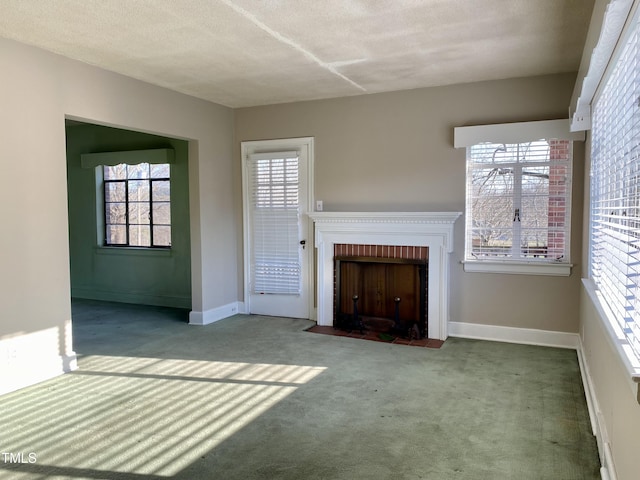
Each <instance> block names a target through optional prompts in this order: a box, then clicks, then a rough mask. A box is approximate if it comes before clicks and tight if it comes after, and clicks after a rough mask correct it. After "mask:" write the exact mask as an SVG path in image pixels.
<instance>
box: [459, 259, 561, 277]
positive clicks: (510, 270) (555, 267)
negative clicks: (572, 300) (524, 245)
mask: <svg viewBox="0 0 640 480" xmlns="http://www.w3.org/2000/svg"><path fill="white" fill-rule="evenodd" d="M462 264H463V265H464V271H465V272H482V273H506V274H513V275H551V276H556V277H568V276H569V275H571V267H573V265H572V264H571V263H546V262H500V261H491V260H465V261H463V262H462Z"/></svg>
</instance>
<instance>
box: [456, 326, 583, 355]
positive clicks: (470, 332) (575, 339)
mask: <svg viewBox="0 0 640 480" xmlns="http://www.w3.org/2000/svg"><path fill="white" fill-rule="evenodd" d="M449 336H450V337H460V338H474V339H479V340H492V341H495V342H508V343H522V344H526V345H540V346H545V347H558V348H571V349H574V350H575V349H577V348H578V345H579V336H578V334H577V333H567V332H553V331H550V330H535V329H532V328H515V327H501V326H497V325H482V324H476V323H463V322H449Z"/></svg>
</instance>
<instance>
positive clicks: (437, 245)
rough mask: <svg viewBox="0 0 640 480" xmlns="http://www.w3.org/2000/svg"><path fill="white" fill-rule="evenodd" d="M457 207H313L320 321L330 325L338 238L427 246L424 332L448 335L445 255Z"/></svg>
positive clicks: (450, 248)
mask: <svg viewBox="0 0 640 480" xmlns="http://www.w3.org/2000/svg"><path fill="white" fill-rule="evenodd" d="M460 215H462V213H461V212H314V213H310V214H309V217H310V218H311V219H312V220H313V222H314V224H315V232H316V233H315V246H316V248H317V249H318V268H317V288H318V317H317V318H318V325H328V326H331V325H333V280H334V276H333V274H334V272H333V252H334V245H335V244H336V243H348V244H363V245H398V246H416V247H428V248H429V262H428V267H427V286H428V292H429V293H428V296H427V297H428V300H427V311H428V336H429V338H437V339H440V340H446V338H447V336H448V322H449V254H450V253H451V252H452V251H453V226H454V223H455V221H456V220H457V219H458V217H459V216H460Z"/></svg>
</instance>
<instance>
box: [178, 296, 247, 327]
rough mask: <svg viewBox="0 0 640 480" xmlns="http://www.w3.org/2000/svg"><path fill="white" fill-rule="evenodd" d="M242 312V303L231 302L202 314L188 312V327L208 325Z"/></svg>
mask: <svg viewBox="0 0 640 480" xmlns="http://www.w3.org/2000/svg"><path fill="white" fill-rule="evenodd" d="M243 311H244V303H243V302H231V303H227V304H226V305H222V306H220V307H216V308H211V309H209V310H205V311H204V312H198V311H196V310H192V311H191V312H189V325H209V324H211V323H214V322H217V321H218V320H222V319H225V318H228V317H232V316H233V315H236V314H238V313H242V312H243Z"/></svg>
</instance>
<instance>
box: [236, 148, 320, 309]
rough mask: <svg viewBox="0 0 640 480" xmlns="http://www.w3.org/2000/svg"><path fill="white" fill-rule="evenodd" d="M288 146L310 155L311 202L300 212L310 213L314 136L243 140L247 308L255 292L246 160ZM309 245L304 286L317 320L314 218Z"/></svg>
mask: <svg viewBox="0 0 640 480" xmlns="http://www.w3.org/2000/svg"><path fill="white" fill-rule="evenodd" d="M285 150H289V151H291V150H297V151H304V152H305V153H306V156H307V159H308V168H307V175H306V178H305V180H306V182H307V187H308V188H307V199H306V200H307V205H308V207H307V208H308V210H309V211H306V212H300V217H301V218H304V217H306V216H307V215H308V214H309V213H310V211H311V209H312V208H313V205H314V137H300V138H283V139H275V140H255V141H246V142H241V144H240V153H241V161H242V226H243V234H242V237H243V263H244V281H243V286H244V305H243V307H244V312H245V313H250V312H251V295H250V292H251V290H250V284H249V282H250V279H251V271H250V261H249V259H250V256H249V255H250V252H249V234H250V232H249V210H248V206H249V205H250V198H249V196H250V189H249V185H248V175H246V172H245V171H244V170H245V163H246V160H247V158H248V157H249V155H251V154H253V153H268V152H279V151H285ZM306 223H307V225H306V232H305V233H306V248H305V249H304V252H306V253H305V255H306V261H307V265H308V269H307V275H306V278H304V279H303V288H306V289H307V293H308V295H307V298H308V307H307V311H308V315H307V318H309V319H311V320H315V318H316V312H315V308H314V298H315V295H314V293H315V288H314V285H315V262H314V251H315V248H314V241H313V222H306Z"/></svg>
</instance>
